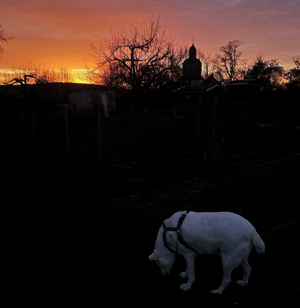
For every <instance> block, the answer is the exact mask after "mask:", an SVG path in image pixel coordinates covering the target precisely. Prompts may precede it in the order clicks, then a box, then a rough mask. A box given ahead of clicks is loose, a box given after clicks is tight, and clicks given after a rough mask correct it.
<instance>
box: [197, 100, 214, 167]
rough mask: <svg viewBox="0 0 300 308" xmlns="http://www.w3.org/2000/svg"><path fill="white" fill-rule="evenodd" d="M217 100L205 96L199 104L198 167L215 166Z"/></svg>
mask: <svg viewBox="0 0 300 308" xmlns="http://www.w3.org/2000/svg"><path fill="white" fill-rule="evenodd" d="M214 128H215V101H214V100H213V99H211V98H209V97H205V98H204V99H203V100H202V101H201V102H200V103H198V104H197V161H198V167H203V168H204V169H211V168H212V167H213V141H214Z"/></svg>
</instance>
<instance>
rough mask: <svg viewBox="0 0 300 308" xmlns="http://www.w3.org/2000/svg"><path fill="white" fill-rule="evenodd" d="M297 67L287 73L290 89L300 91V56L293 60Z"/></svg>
mask: <svg viewBox="0 0 300 308" xmlns="http://www.w3.org/2000/svg"><path fill="white" fill-rule="evenodd" d="M293 61H294V64H295V67H294V68H291V69H290V70H289V71H288V72H287V76H286V77H287V80H288V82H289V83H288V87H289V88H290V89H298V90H299V89H300V56H297V57H294V58H293Z"/></svg>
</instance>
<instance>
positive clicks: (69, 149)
mask: <svg viewBox="0 0 300 308" xmlns="http://www.w3.org/2000/svg"><path fill="white" fill-rule="evenodd" d="M64 122H65V131H66V144H67V157H68V166H69V173H70V175H71V174H72V161H71V144H70V133H69V109H68V108H66V109H65V112H64Z"/></svg>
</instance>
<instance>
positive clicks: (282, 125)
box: [277, 101, 287, 155]
mask: <svg viewBox="0 0 300 308" xmlns="http://www.w3.org/2000/svg"><path fill="white" fill-rule="evenodd" d="M279 104H280V105H279V110H280V111H279V113H280V114H279V123H278V143H277V149H278V153H279V155H281V154H282V152H283V149H284V139H285V119H286V105H287V103H286V101H280V102H279Z"/></svg>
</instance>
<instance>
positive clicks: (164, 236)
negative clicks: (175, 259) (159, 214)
mask: <svg viewBox="0 0 300 308" xmlns="http://www.w3.org/2000/svg"><path fill="white" fill-rule="evenodd" d="M187 214H188V213H186V214H183V215H182V216H181V217H180V218H179V220H178V223H177V227H176V228H172V227H167V226H166V225H165V222H163V230H164V233H163V240H164V245H165V247H166V248H167V249H168V250H169V251H171V252H173V253H175V254H177V250H178V242H179V243H180V244H182V245H183V246H184V247H185V248H187V249H190V250H192V251H193V252H195V253H197V254H198V252H197V250H195V249H194V248H193V247H191V246H190V245H189V244H188V243H187V242H186V241H185V240H184V239H183V237H182V235H181V229H180V228H181V225H182V223H183V221H184V219H185V217H186V216H187ZM167 232H176V233H177V242H176V249H175V250H173V249H172V248H170V247H169V245H168V242H167V235H166V233H167Z"/></svg>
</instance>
